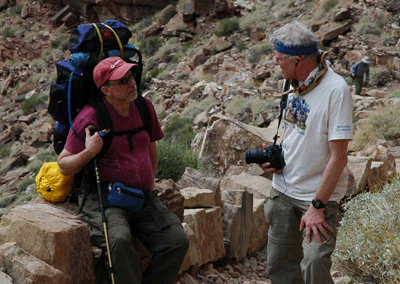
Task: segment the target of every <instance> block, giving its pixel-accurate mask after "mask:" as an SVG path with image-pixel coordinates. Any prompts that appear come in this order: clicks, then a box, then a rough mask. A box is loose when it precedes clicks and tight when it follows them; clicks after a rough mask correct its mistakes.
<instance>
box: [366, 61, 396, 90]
mask: <svg viewBox="0 0 400 284" xmlns="http://www.w3.org/2000/svg"><path fill="white" fill-rule="evenodd" d="M390 76H391V72H390V70H389V68H387V67H386V66H381V65H380V66H377V67H372V68H370V81H369V83H370V84H371V85H373V86H378V87H382V86H384V85H385V84H386V83H387V82H388V81H389V80H390Z"/></svg>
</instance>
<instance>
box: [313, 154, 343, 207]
mask: <svg viewBox="0 0 400 284" xmlns="http://www.w3.org/2000/svg"><path fill="white" fill-rule="evenodd" d="M346 165H347V157H346V158H345V159H340V160H332V159H331V160H329V162H328V165H327V166H326V168H325V170H324V173H323V175H322V180H321V183H320V185H319V187H318V190H317V192H316V193H315V197H314V199H319V200H321V201H322V202H323V203H325V204H326V203H327V202H328V201H329V199H330V197H331V196H332V193H333V192H334V191H335V188H336V185H337V183H338V181H339V178H340V176H341V175H342V172H343V170H344V168H345V167H346Z"/></svg>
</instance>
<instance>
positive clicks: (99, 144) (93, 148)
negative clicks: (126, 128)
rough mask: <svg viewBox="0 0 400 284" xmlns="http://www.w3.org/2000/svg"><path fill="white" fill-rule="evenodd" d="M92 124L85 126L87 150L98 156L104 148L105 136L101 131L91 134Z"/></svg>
mask: <svg viewBox="0 0 400 284" xmlns="http://www.w3.org/2000/svg"><path fill="white" fill-rule="evenodd" d="M90 129H91V128H90V126H89V127H86V128H85V133H86V137H85V147H86V150H87V151H90V152H91V153H93V156H96V155H97V154H98V153H100V151H101V148H103V143H104V142H103V138H101V137H100V135H99V132H95V133H94V134H93V135H91V134H90Z"/></svg>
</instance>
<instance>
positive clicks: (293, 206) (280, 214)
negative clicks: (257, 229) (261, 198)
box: [264, 188, 339, 284]
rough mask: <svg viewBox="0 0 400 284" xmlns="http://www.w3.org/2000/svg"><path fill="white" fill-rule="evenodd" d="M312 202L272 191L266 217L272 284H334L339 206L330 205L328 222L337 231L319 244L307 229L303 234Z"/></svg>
mask: <svg viewBox="0 0 400 284" xmlns="http://www.w3.org/2000/svg"><path fill="white" fill-rule="evenodd" d="M309 206H310V202H307V201H300V200H296V199H294V198H291V197H288V196H287V195H284V194H282V193H280V192H279V191H277V190H275V189H273V188H272V189H271V191H270V198H269V199H268V201H267V203H266V205H265V208H264V213H265V217H266V219H267V222H268V223H269V224H270V227H269V231H268V245H267V272H268V278H269V279H270V280H271V283H272V284H304V283H305V284H322V283H323V284H333V283H334V282H333V280H332V277H331V273H330V268H331V264H332V262H331V255H332V253H333V251H334V249H335V245H336V233H337V231H336V223H337V213H338V209H339V205H338V204H337V203H336V202H334V201H333V202H328V204H327V206H326V208H325V220H326V222H327V223H328V224H329V225H330V226H331V227H332V228H334V229H335V232H334V233H331V232H329V231H327V233H328V234H329V236H330V237H331V238H330V240H329V241H327V240H326V239H325V238H324V237H323V236H322V235H321V234H320V235H321V238H322V239H323V243H322V244H319V243H318V242H317V241H316V239H315V235H314V234H313V235H312V238H311V243H308V242H307V240H306V237H305V236H306V235H305V229H303V232H300V231H299V228H300V222H301V217H302V216H303V215H304V213H305V212H306V211H307V209H308V207H309Z"/></svg>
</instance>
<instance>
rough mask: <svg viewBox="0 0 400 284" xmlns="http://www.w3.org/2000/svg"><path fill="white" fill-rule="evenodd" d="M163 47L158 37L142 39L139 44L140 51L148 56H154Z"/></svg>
mask: <svg viewBox="0 0 400 284" xmlns="http://www.w3.org/2000/svg"><path fill="white" fill-rule="evenodd" d="M161 46H162V42H161V39H160V37H158V36H151V37H148V38H140V39H139V43H138V47H139V50H140V51H142V53H143V54H144V55H147V56H152V55H154V54H155V53H156V52H157V50H158V49H159V48H160V47H161Z"/></svg>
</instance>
